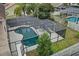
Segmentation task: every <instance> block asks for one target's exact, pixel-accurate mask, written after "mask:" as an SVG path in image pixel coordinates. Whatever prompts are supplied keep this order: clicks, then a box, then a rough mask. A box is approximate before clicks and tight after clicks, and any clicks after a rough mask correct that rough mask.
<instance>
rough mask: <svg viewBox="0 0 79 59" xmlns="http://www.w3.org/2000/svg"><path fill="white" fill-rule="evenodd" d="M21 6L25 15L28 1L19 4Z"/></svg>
mask: <svg viewBox="0 0 79 59" xmlns="http://www.w3.org/2000/svg"><path fill="white" fill-rule="evenodd" d="M19 6H20V8H21V10H22V12H23V14H24V15H25V13H26V3H21V4H19Z"/></svg>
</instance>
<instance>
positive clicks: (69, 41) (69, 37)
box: [52, 29, 79, 53]
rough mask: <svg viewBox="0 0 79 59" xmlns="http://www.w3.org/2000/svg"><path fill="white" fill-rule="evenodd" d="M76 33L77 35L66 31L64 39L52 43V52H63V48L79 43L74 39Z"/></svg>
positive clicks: (68, 30)
mask: <svg viewBox="0 0 79 59" xmlns="http://www.w3.org/2000/svg"><path fill="white" fill-rule="evenodd" d="M77 33H78V32H77V31H74V30H71V29H67V30H66V35H65V39H63V40H61V41H58V42H56V43H53V44H52V51H53V52H54V53H56V52H58V51H60V50H63V49H65V48H67V47H69V46H71V45H73V44H75V43H77V42H79V39H78V38H77V37H76V36H77Z"/></svg>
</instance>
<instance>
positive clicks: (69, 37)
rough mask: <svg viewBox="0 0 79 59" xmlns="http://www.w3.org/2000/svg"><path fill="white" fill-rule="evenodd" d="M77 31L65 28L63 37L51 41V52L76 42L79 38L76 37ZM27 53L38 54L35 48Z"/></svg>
mask: <svg viewBox="0 0 79 59" xmlns="http://www.w3.org/2000/svg"><path fill="white" fill-rule="evenodd" d="M77 33H78V32H77V31H74V30H71V29H67V30H66V35H65V39H64V40H61V41H58V42H55V43H52V47H51V49H52V51H53V53H56V52H58V51H60V50H63V49H65V48H67V47H69V46H71V45H74V44H76V43H78V42H79V39H78V38H77V36H78V35H77ZM26 54H27V55H38V53H37V52H36V50H33V51H30V52H28V53H26Z"/></svg>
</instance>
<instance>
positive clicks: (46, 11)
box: [34, 3, 54, 19]
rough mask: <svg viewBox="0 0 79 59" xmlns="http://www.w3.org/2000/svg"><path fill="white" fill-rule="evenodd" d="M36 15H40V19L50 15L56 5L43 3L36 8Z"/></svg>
mask: <svg viewBox="0 0 79 59" xmlns="http://www.w3.org/2000/svg"><path fill="white" fill-rule="evenodd" d="M36 9H37V11H35V14H34V16H38V18H40V19H46V18H49V17H50V12H53V11H54V7H53V6H52V5H51V4H49V3H44V4H43V3H42V4H39V6H38V7H37V8H36Z"/></svg>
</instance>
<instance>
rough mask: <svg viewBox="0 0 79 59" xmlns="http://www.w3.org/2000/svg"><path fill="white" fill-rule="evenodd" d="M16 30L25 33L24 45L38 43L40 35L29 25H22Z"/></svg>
mask: <svg viewBox="0 0 79 59" xmlns="http://www.w3.org/2000/svg"><path fill="white" fill-rule="evenodd" d="M15 32H16V33H19V34H22V35H23V40H22V44H23V45H26V46H33V45H35V44H36V43H37V39H38V36H37V34H36V33H35V32H34V31H33V29H31V28H29V27H20V28H18V29H16V30H15Z"/></svg>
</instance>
